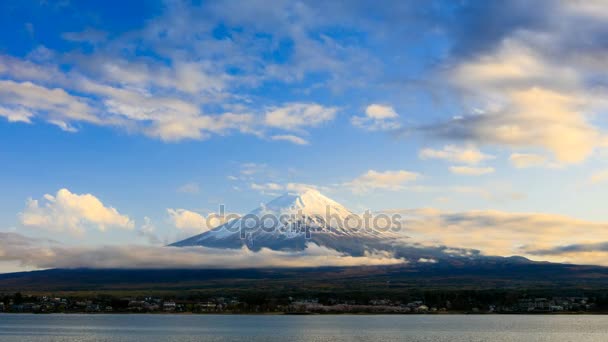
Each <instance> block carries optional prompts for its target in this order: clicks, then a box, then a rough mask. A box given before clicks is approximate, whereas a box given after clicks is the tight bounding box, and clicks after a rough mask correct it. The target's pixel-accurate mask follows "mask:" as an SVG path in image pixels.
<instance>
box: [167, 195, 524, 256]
mask: <svg viewBox="0 0 608 342" xmlns="http://www.w3.org/2000/svg"><path fill="white" fill-rule="evenodd" d="M264 217H266V218H267V219H266V220H264V219H263V218H264ZM355 217H358V218H360V219H361V221H359V223H361V225H360V226H358V227H357V225H356V222H355V221H356V219H355ZM361 217H362V216H359V215H355V214H354V213H353V212H352V211H350V210H348V209H347V208H346V207H344V206H343V205H341V204H339V203H337V202H336V201H334V200H332V199H330V198H328V197H326V196H324V195H323V194H321V193H320V192H319V191H317V190H314V189H307V190H304V191H301V192H299V193H288V194H285V195H282V196H280V197H278V198H276V199H274V200H272V201H270V202H268V203H267V204H263V205H261V206H260V207H258V208H257V209H255V210H253V211H251V212H250V213H249V214H247V215H245V216H242V217H240V218H238V219H235V220H232V221H230V222H227V223H224V224H223V225H220V226H218V227H216V228H214V229H212V230H210V231H207V232H204V233H202V234H199V235H195V236H193V237H190V238H187V239H185V240H182V241H179V242H175V243H173V244H171V245H170V246H172V247H188V246H204V247H210V248H223V249H240V248H243V246H247V248H249V249H250V250H253V251H259V250H260V249H262V248H268V249H272V250H280V251H301V250H304V249H305V248H307V246H309V245H311V244H316V245H318V246H321V247H325V248H328V249H332V250H336V251H338V252H340V253H343V254H345V255H350V256H364V255H366V254H367V253H378V252H386V253H390V254H391V255H393V256H394V257H397V258H403V259H405V260H407V261H408V262H429V261H430V262H433V263H436V262H439V261H449V262H450V263H453V262H454V261H460V262H462V261H468V262H470V261H473V260H474V259H481V258H483V259H487V258H491V259H495V260H496V259H503V258H500V257H496V258H494V257H486V256H483V257H482V256H481V254H479V251H476V250H470V249H459V248H448V247H445V246H435V247H433V246H431V247H429V246H423V245H419V244H415V243H412V242H409V241H407V240H408V239H407V237H406V236H405V234H403V233H399V232H396V231H393V230H392V229H387V228H386V225H384V226H385V227H384V229H379V228H377V227H373V225H370V224H367V225H366V224H363V222H364V221H363V219H362V218H361ZM386 217H387V218H388V216H386ZM254 218H257V220H256V219H254ZM271 218H275V219H271ZM279 218H280V219H279ZM384 223H386V222H384ZM353 226H355V228H351V227H353ZM507 259H512V260H511V262H512V261H514V259H513V258H507ZM517 259H518V260H519V259H521V261H522V262H524V261H527V259H525V258H517Z"/></svg>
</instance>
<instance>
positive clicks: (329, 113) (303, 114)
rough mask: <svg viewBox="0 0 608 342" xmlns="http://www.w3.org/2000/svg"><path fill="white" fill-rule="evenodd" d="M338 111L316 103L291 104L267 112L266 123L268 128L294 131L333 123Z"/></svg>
mask: <svg viewBox="0 0 608 342" xmlns="http://www.w3.org/2000/svg"><path fill="white" fill-rule="evenodd" d="M337 111H338V109H337V108H336V107H324V106H322V105H319V104H316V103H290V104H287V105H285V106H282V107H278V108H272V109H271V110H270V111H268V112H266V114H265V118H264V121H265V123H266V125H268V126H271V127H277V128H281V129H284V130H291V131H293V130H299V129H301V128H303V127H315V126H319V125H320V124H322V123H325V122H328V121H331V120H333V119H334V117H335V116H336V112H337Z"/></svg>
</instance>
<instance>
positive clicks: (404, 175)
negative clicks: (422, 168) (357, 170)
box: [344, 170, 420, 193]
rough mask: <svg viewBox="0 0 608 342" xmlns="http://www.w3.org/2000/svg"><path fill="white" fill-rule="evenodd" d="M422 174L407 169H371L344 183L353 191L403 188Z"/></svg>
mask: <svg viewBox="0 0 608 342" xmlns="http://www.w3.org/2000/svg"><path fill="white" fill-rule="evenodd" d="M419 177H420V175H419V174H418V173H415V172H411V171H406V170H395V171H376V170H369V171H367V172H366V173H364V174H362V175H361V176H359V177H357V178H355V179H353V180H352V181H350V182H347V183H345V184H344V185H345V186H346V187H348V188H350V189H351V190H352V191H353V192H359V193H361V192H368V191H371V190H374V189H382V190H391V191H396V190H401V189H403V186H404V184H405V183H408V182H412V181H415V180H416V179H418V178H419Z"/></svg>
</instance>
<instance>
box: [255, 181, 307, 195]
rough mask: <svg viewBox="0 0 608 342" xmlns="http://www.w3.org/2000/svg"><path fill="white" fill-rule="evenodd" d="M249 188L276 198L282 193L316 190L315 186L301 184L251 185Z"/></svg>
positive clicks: (271, 183) (270, 183)
mask: <svg viewBox="0 0 608 342" xmlns="http://www.w3.org/2000/svg"><path fill="white" fill-rule="evenodd" d="M250 188H251V189H252V190H256V191H259V192H260V193H262V194H265V195H274V196H277V195H279V194H280V193H282V192H296V193H297V192H302V191H304V190H308V189H318V187H317V186H314V185H310V184H303V183H287V184H279V183H273V182H269V183H251V184H250Z"/></svg>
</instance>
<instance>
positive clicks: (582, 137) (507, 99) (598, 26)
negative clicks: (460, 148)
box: [422, 1, 606, 164]
mask: <svg viewBox="0 0 608 342" xmlns="http://www.w3.org/2000/svg"><path fill="white" fill-rule="evenodd" d="M544 6H547V7H548V8H546V9H545V10H542V11H539V12H538V13H535V14H532V13H527V12H526V9H525V6H522V4H521V3H518V4H517V5H515V6H507V7H505V8H503V7H502V6H487V7H486V8H485V9H480V10H481V11H482V12H484V11H485V10H487V13H478V15H479V18H489V17H492V18H496V19H498V20H507V21H508V22H507V23H504V24H505V25H504V27H502V28H498V27H496V28H494V27H492V28H493V29H494V30H492V29H490V30H488V31H487V33H485V34H471V35H470V36H468V37H466V36H465V35H462V36H460V38H461V39H463V40H464V41H466V43H463V44H461V45H460V46H461V47H468V48H472V47H474V48H473V49H471V50H469V51H464V50H462V49H459V50H458V51H455V52H456V56H454V58H452V64H451V66H450V67H449V68H448V69H449V70H450V71H449V72H447V74H442V75H441V78H442V80H443V79H448V80H449V83H450V84H451V85H452V86H453V87H454V89H455V90H456V91H457V93H459V94H460V97H461V99H462V100H463V102H464V112H465V113H472V114H466V115H459V116H458V117H457V118H456V119H452V120H444V121H442V122H439V123H437V124H431V125H428V126H426V127H424V128H423V129H422V130H423V131H425V132H427V133H430V134H431V135H433V136H436V137H443V138H447V139H451V140H457V141H468V142H475V143H477V144H484V145H500V146H507V147H510V148H514V149H515V148H522V147H526V148H541V149H544V150H546V151H549V152H551V153H552V154H553V155H554V156H555V159H557V161H559V162H561V163H565V164H571V163H579V162H582V161H584V160H586V159H587V158H588V157H589V156H590V155H591V154H592V153H593V150H594V149H595V148H596V147H598V146H600V145H601V143H602V141H603V139H605V138H604V137H605V136H606V133H605V131H604V130H603V129H602V128H601V127H600V126H598V125H595V124H594V121H593V118H594V116H595V115H596V114H597V113H600V112H603V111H605V109H606V101H605V100H604V99H605V96H606V88H605V86H604V85H603V84H599V83H598V82H597V80H598V79H601V78H603V77H605V76H606V72H605V70H606V69H605V63H604V62H600V61H601V60H605V55H606V51H605V49H604V46H603V45H601V44H600V43H599V41H600V40H601V38H600V37H602V36H604V34H605V17H601V16H600V17H598V16H592V15H590V13H589V12H588V11H581V10H580V9H581V8H584V7H585V6H584V5H579V4H569V5H568V4H567V2H560V1H556V2H547V3H545V4H544ZM504 12H506V13H507V14H505V13H504ZM499 18H504V19H499ZM484 23H486V24H487V22H485V21H481V20H480V19H478V18H477V19H474V20H473V22H472V24H473V26H472V27H469V28H470V29H475V27H474V25H486V24H484ZM486 26H487V25H486ZM479 27H481V26H479ZM479 27H477V28H479ZM457 32H458V31H457ZM470 33H471V32H470ZM580 37H585V39H584V42H583V40H581V39H580ZM486 38H487V39H486ZM476 39H478V41H477V42H475V41H474V40H476ZM456 45H458V44H456ZM600 83H601V82H600ZM476 108H479V109H480V111H479V113H477V114H475V113H474V112H475V109H476Z"/></svg>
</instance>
